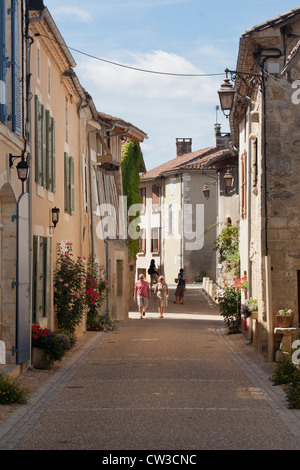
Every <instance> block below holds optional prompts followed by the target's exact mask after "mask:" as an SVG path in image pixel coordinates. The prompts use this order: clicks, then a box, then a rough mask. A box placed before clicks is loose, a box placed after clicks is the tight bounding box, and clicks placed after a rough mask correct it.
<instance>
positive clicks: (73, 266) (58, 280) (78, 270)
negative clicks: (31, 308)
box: [54, 243, 86, 334]
mask: <svg viewBox="0 0 300 470" xmlns="http://www.w3.org/2000/svg"><path fill="white" fill-rule="evenodd" d="M85 279H86V272H85V268H84V262H83V260H82V258H80V257H78V258H77V259H76V260H75V259H74V258H73V253H72V243H66V244H65V245H64V247H63V246H62V245H61V244H58V245H57V262H56V269H55V273H54V304H55V311H56V317H57V323H58V329H59V331H64V332H67V333H71V334H74V332H75V329H76V326H77V325H79V323H80V321H81V320H82V317H83V313H84V307H85V301H86V299H85V292H84V291H85Z"/></svg>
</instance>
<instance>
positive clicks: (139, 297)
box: [134, 274, 150, 318]
mask: <svg viewBox="0 0 300 470" xmlns="http://www.w3.org/2000/svg"><path fill="white" fill-rule="evenodd" d="M149 300H150V287H149V283H148V282H147V281H145V279H144V275H143V274H140V275H139V280H138V281H137V282H136V283H135V288H134V301H135V302H137V304H138V307H139V312H140V318H143V316H145V313H146V308H147V305H148V302H149Z"/></svg>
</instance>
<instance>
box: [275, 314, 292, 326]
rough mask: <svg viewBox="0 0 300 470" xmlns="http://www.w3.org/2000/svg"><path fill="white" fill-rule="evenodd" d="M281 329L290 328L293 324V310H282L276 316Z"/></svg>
mask: <svg viewBox="0 0 300 470" xmlns="http://www.w3.org/2000/svg"><path fill="white" fill-rule="evenodd" d="M276 319H277V323H278V326H279V328H289V327H290V326H291V324H292V322H293V312H292V310H291V309H281V310H279V312H278V313H277V315H276Z"/></svg>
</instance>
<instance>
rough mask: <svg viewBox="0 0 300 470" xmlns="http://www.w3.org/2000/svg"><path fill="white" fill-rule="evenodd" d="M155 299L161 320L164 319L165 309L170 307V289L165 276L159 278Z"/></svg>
mask: <svg viewBox="0 0 300 470" xmlns="http://www.w3.org/2000/svg"><path fill="white" fill-rule="evenodd" d="M154 298H156V299H157V305H158V312H159V318H164V311H165V307H167V306H168V298H169V288H168V284H167V283H166V282H165V278H164V277H163V276H159V278H158V283H157V284H156V286H155V290H154Z"/></svg>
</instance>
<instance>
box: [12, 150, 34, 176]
mask: <svg viewBox="0 0 300 470" xmlns="http://www.w3.org/2000/svg"><path fill="white" fill-rule="evenodd" d="M16 158H21V161H20V162H19V163H18V164H17V167H16V168H17V173H18V178H19V180H21V181H22V183H24V182H25V181H26V180H27V178H28V172H29V165H28V163H27V161H26V160H25V158H24V155H21V156H14V155H12V154H11V153H10V154H9V166H10V168H12V166H13V164H14V160H15V159H16Z"/></svg>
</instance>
